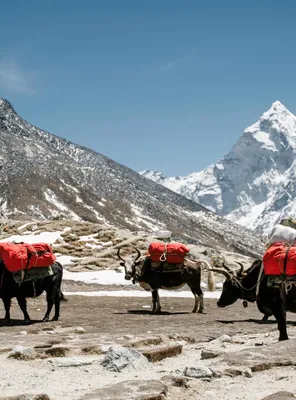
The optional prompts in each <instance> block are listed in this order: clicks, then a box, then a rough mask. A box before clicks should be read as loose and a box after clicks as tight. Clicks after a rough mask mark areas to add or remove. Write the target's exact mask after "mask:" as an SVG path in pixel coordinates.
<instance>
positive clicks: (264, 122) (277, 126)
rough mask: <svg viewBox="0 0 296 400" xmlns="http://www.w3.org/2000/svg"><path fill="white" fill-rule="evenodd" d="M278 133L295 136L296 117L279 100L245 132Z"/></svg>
mask: <svg viewBox="0 0 296 400" xmlns="http://www.w3.org/2000/svg"><path fill="white" fill-rule="evenodd" d="M271 130H272V131H274V132H275V131H278V132H282V133H285V135H287V136H290V137H295V134H296V117H295V115H294V114H292V113H291V111H289V110H288V109H287V107H285V106H284V105H283V104H282V103H281V102H280V101H279V100H277V101H275V102H274V103H272V105H271V107H270V108H269V109H268V110H267V111H265V113H263V114H262V116H261V117H260V118H259V120H258V121H257V122H255V124H253V125H251V126H250V127H248V128H247V129H246V130H245V133H251V134H254V133H257V132H259V131H261V132H266V133H268V132H270V131H271Z"/></svg>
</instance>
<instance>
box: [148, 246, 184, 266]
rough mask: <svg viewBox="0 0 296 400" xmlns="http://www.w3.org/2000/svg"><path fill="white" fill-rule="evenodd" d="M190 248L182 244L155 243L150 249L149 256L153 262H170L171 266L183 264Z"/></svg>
mask: <svg viewBox="0 0 296 400" xmlns="http://www.w3.org/2000/svg"><path fill="white" fill-rule="evenodd" d="M189 251H190V250H189V249H188V247H186V246H185V245H184V244H182V243H161V242H153V243H151V244H150V246H149V248H148V253H149V254H148V256H149V257H150V258H151V260H152V261H153V262H164V261H166V262H168V263H169V264H182V263H183V262H184V258H185V256H186V254H187V253H189Z"/></svg>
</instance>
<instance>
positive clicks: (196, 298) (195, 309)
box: [191, 293, 199, 313]
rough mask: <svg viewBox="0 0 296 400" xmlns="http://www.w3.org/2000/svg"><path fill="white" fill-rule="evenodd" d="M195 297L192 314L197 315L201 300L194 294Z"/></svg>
mask: <svg viewBox="0 0 296 400" xmlns="http://www.w3.org/2000/svg"><path fill="white" fill-rule="evenodd" d="M193 296H194V308H193V310H192V311H191V312H192V313H196V312H197V308H198V304H199V298H198V295H197V294H195V293H193Z"/></svg>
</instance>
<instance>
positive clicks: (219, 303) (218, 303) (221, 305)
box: [217, 300, 225, 308]
mask: <svg viewBox="0 0 296 400" xmlns="http://www.w3.org/2000/svg"><path fill="white" fill-rule="evenodd" d="M217 306H218V307H220V308H223V307H225V304H222V303H221V301H220V300H218V301H217Z"/></svg>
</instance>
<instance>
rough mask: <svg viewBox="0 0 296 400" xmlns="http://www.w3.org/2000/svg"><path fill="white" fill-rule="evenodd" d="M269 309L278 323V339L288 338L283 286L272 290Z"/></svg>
mask: <svg viewBox="0 0 296 400" xmlns="http://www.w3.org/2000/svg"><path fill="white" fill-rule="evenodd" d="M271 311H272V313H273V315H274V317H275V319H276V321H277V323H278V330H279V332H280V336H279V341H282V340H288V339H289V337H288V333H287V319H286V308H285V290H284V287H283V286H281V287H275V288H274V290H273V296H272V304H271Z"/></svg>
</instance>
